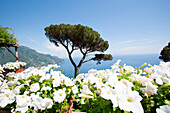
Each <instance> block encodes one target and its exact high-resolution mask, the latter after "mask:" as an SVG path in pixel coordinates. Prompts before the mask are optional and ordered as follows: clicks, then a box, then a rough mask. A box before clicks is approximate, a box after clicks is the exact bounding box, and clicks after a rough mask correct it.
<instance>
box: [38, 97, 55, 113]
mask: <svg viewBox="0 0 170 113" xmlns="http://www.w3.org/2000/svg"><path fill="white" fill-rule="evenodd" d="M52 105H53V100H52V99H50V98H44V99H42V100H41V101H40V106H41V108H40V109H41V110H45V109H46V108H51V107H52Z"/></svg>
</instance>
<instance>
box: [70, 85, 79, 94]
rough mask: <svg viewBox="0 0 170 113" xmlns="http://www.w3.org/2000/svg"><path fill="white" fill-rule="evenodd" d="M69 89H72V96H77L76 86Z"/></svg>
mask: <svg viewBox="0 0 170 113" xmlns="http://www.w3.org/2000/svg"><path fill="white" fill-rule="evenodd" d="M71 89H72V91H73V93H74V94H77V93H78V88H77V86H76V85H74V86H73V87H72V88H71Z"/></svg>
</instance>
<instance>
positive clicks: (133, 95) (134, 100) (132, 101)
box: [118, 91, 144, 113]
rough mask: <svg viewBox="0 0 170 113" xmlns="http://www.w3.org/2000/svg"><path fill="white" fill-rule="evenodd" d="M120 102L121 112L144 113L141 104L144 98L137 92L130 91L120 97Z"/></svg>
mask: <svg viewBox="0 0 170 113" xmlns="http://www.w3.org/2000/svg"><path fill="white" fill-rule="evenodd" d="M118 100H119V107H120V109H121V110H126V111H132V112H133V113H144V110H143V108H142V105H141V103H140V101H141V100H142V97H141V96H140V95H139V93H138V92H137V91H128V92H127V93H126V94H124V95H118Z"/></svg>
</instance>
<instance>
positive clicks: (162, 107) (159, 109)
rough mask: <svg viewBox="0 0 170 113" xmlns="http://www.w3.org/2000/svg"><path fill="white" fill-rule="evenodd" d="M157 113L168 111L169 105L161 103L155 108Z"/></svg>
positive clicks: (169, 112) (169, 110)
mask: <svg viewBox="0 0 170 113" xmlns="http://www.w3.org/2000/svg"><path fill="white" fill-rule="evenodd" d="M156 112H157V113H170V106H169V105H163V106H160V108H157V109H156Z"/></svg>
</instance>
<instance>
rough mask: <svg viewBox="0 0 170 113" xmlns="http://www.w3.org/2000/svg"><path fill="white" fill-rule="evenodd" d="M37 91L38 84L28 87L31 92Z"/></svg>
mask: <svg viewBox="0 0 170 113" xmlns="http://www.w3.org/2000/svg"><path fill="white" fill-rule="evenodd" d="M39 89H40V85H39V83H34V84H31V86H30V91H31V92H37V91H38V90H39Z"/></svg>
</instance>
